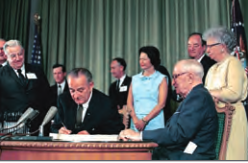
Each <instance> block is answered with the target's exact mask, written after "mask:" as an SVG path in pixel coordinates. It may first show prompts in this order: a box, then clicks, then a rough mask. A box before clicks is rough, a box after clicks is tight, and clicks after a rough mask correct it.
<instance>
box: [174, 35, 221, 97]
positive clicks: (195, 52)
mask: <svg viewBox="0 0 248 163" xmlns="http://www.w3.org/2000/svg"><path fill="white" fill-rule="evenodd" d="M205 50H206V41H205V40H203V39H202V34H201V33H197V32H193V33H191V34H190V35H189V37H188V54H189V57H191V58H192V59H195V60H196V61H198V62H199V63H201V64H202V66H203V70H204V75H203V78H202V82H203V85H204V83H205V78H206V76H207V73H208V70H209V68H210V67H211V66H212V65H213V64H215V63H216V62H215V61H214V60H212V59H211V58H210V57H209V56H207V55H206V54H205ZM172 98H173V99H174V100H175V101H177V102H180V101H182V98H181V97H180V96H179V95H176V93H175V91H173V95H172Z"/></svg>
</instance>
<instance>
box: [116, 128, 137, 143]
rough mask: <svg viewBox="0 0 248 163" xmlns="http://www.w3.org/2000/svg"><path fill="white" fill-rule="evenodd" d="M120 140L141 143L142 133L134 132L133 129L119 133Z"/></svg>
mask: <svg viewBox="0 0 248 163" xmlns="http://www.w3.org/2000/svg"><path fill="white" fill-rule="evenodd" d="M118 138H119V139H122V140H124V141H128V140H133V141H141V139H140V133H139V132H135V131H133V130H131V129H127V130H122V131H121V132H120V133H119V136H118Z"/></svg>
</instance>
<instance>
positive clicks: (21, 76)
mask: <svg viewBox="0 0 248 163" xmlns="http://www.w3.org/2000/svg"><path fill="white" fill-rule="evenodd" d="M17 72H18V75H19V80H20V82H21V84H22V85H23V86H25V85H26V79H25V77H24V76H23V74H22V70H21V69H18V70H17Z"/></svg>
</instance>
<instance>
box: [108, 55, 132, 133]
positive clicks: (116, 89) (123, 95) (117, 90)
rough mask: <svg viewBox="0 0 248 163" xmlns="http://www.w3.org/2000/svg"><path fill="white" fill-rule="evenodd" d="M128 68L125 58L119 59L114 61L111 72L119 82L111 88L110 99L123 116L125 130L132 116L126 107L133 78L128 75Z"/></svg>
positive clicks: (114, 83)
mask: <svg viewBox="0 0 248 163" xmlns="http://www.w3.org/2000/svg"><path fill="white" fill-rule="evenodd" d="M126 67H127V64H126V62H125V60H124V59H123V58H118V57H117V58H114V59H113V60H112V62H111V64H110V68H111V71H110V72H111V73H112V76H113V77H114V78H116V79H117V80H116V81H115V82H113V83H112V84H111V85H110V87H109V97H110V99H111V100H112V103H113V104H114V106H116V108H117V109H118V111H119V113H120V114H121V116H122V120H123V123H124V124H125V128H129V127H130V119H131V116H130V115H128V114H129V113H128V112H127V108H125V107H124V106H126V105H127V95H128V90H129V87H130V84H131V81H132V78H131V77H129V76H127V75H126V73H125V70H126Z"/></svg>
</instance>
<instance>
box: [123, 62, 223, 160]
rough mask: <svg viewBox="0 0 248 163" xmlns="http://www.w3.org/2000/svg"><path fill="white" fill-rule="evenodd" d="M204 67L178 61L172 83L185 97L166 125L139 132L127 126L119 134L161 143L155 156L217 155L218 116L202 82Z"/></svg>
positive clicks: (204, 157)
mask: <svg viewBox="0 0 248 163" xmlns="http://www.w3.org/2000/svg"><path fill="white" fill-rule="evenodd" d="M202 77H203V67H202V65H201V64H200V63H199V62H197V61H195V60H193V59H190V60H182V61H179V62H178V63H176V65H175V66H174V70H173V80H172V84H173V86H174V87H175V89H176V92H177V93H178V94H180V95H181V96H182V97H183V98H184V100H183V101H182V103H181V104H180V105H179V107H178V108H177V110H176V112H175V113H174V114H173V115H172V117H171V118H170V119H169V120H168V121H167V123H166V125H165V127H164V128H160V129H156V130H147V131H143V132H135V131H133V130H130V129H127V130H123V131H121V132H120V134H119V138H120V139H123V140H124V141H127V140H135V141H141V140H149V141H153V142H156V143H158V144H159V147H158V148H156V149H155V150H154V152H153V157H152V158H153V159H160V160H210V159H215V158H216V156H215V142H216V139H217V130H218V117H217V112H216V109H215V104H214V101H213V99H212V96H211V95H210V94H209V92H208V90H207V89H206V88H204V86H203V84H202Z"/></svg>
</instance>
